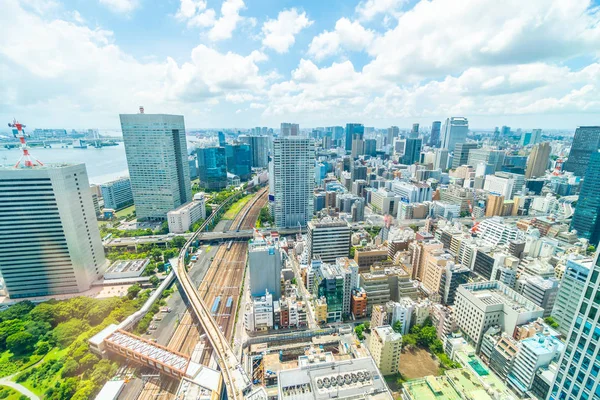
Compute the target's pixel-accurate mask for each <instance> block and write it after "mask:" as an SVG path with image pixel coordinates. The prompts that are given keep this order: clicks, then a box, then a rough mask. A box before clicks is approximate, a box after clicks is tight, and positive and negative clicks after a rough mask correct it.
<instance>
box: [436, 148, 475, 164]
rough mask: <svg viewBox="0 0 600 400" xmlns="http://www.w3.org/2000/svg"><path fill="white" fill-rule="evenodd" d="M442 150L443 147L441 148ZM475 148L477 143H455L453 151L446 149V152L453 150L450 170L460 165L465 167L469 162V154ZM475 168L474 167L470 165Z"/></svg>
mask: <svg viewBox="0 0 600 400" xmlns="http://www.w3.org/2000/svg"><path fill="white" fill-rule="evenodd" d="M442 148H444V146H442ZM476 148H477V143H456V146H454V149H448V151H452V150H454V158H453V159H452V168H453V169H456V168H458V167H460V166H461V165H467V163H468V162H469V152H470V151H471V150H474V149H476ZM472 167H476V165H472Z"/></svg>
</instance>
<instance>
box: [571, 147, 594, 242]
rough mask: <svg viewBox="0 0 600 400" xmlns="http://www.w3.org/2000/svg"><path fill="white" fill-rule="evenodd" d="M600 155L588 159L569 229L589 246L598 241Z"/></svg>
mask: <svg viewBox="0 0 600 400" xmlns="http://www.w3.org/2000/svg"><path fill="white" fill-rule="evenodd" d="M599 213H600V153H598V152H596V153H593V154H592V155H591V157H590V158H589V164H588V166H587V170H586V172H585V175H584V178H583V184H582V185H581V192H580V193H579V200H578V201H577V207H575V214H574V215H573V220H572V221H571V229H576V230H577V236H579V237H582V238H586V239H588V240H589V241H590V244H593V245H597V244H598V241H600V217H599V216H598V214H599Z"/></svg>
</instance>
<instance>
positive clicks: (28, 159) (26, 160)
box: [8, 119, 44, 168]
mask: <svg viewBox="0 0 600 400" xmlns="http://www.w3.org/2000/svg"><path fill="white" fill-rule="evenodd" d="M8 126H9V127H10V128H15V129H16V130H17V132H16V133H14V132H13V134H14V135H15V137H17V138H19V142H21V150H22V151H23V154H22V155H21V158H19V161H17V163H16V164H15V168H19V165H20V164H21V163H23V165H24V166H25V168H33V167H35V166H36V164H38V165H40V166H43V165H44V164H42V162H41V161H40V160H38V159H36V158H34V157H33V156H32V155H31V154H29V148H28V147H27V142H26V141H25V131H24V130H23V128H25V125H23V124H22V123H20V122H19V121H17V120H16V119H13V122H9V123H8ZM34 162H35V163H34Z"/></svg>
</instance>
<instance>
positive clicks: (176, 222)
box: [167, 193, 206, 233]
mask: <svg viewBox="0 0 600 400" xmlns="http://www.w3.org/2000/svg"><path fill="white" fill-rule="evenodd" d="M205 218H206V203H205V199H204V193H196V194H195V195H194V198H193V200H192V201H191V202H189V203H185V204H183V205H181V206H179V207H177V208H176V209H175V210H172V211H169V212H168V213H167V221H168V224H169V232H170V233H185V232H187V231H189V230H190V228H191V226H192V225H194V224H195V223H196V222H197V221H199V220H201V219H205Z"/></svg>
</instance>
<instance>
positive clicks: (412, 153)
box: [400, 138, 423, 165]
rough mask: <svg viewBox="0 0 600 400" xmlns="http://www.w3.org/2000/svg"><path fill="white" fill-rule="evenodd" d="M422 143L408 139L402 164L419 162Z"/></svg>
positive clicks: (419, 140)
mask: <svg viewBox="0 0 600 400" xmlns="http://www.w3.org/2000/svg"><path fill="white" fill-rule="evenodd" d="M422 142H423V141H422V140H421V139H411V138H408V139H406V148H405V149H404V155H403V156H402V158H401V159H400V162H401V163H402V164H407V165H408V164H413V163H415V162H417V161H419V156H420V155H421V144H422Z"/></svg>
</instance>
